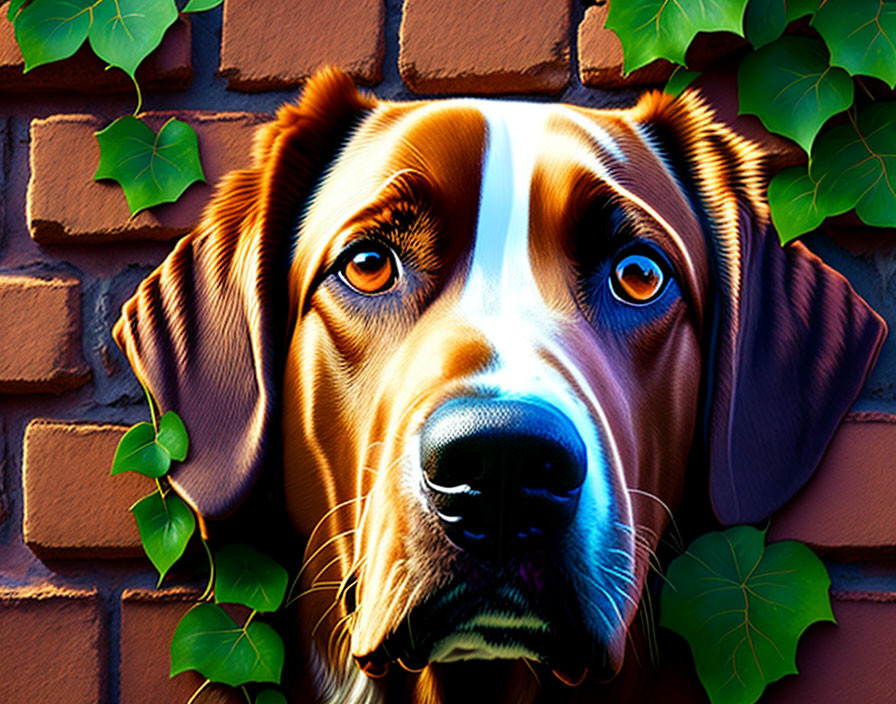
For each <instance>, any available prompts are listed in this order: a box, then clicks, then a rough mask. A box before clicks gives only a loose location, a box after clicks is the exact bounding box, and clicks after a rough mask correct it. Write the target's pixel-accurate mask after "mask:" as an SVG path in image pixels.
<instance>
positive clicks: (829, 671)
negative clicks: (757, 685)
mask: <svg viewBox="0 0 896 704" xmlns="http://www.w3.org/2000/svg"><path fill="white" fill-rule="evenodd" d="M834 597H835V598H834V600H833V607H834V617H835V618H836V619H837V624H836V625H834V624H832V623H822V624H818V625H815V626H812V627H811V628H810V629H809V630H808V631H806V634H805V635H804V636H803V638H802V640H801V641H800V644H799V646H798V647H797V651H796V664H797V668H798V669H799V675H797V676H795V677H790V676H788V677H785V678H784V679H782V680H780V681H779V682H777V683H775V684H773V685H771V686H770V687H769V689H768V691H767V694H766V695H765V697H763V699H762V701H763V702H767V703H768V704H800V703H801V702H805V703H806V704H809V703H810V702H812V703H814V702H863V703H864V702H867V703H868V704H878V703H881V704H883V702H893V701H896V639H894V638H893V633H894V631H896V602H894V595H891V594H890V595H887V594H883V595H881V594H877V595H873V594H849V593H847V594H835V595H834Z"/></svg>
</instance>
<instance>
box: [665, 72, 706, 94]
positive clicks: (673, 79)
mask: <svg viewBox="0 0 896 704" xmlns="http://www.w3.org/2000/svg"><path fill="white" fill-rule="evenodd" d="M699 75H700V72H699V71H688V70H687V69H686V68H683V67H682V66H676V67H675V70H674V71H673V72H672V75H671V76H669V80H668V81H667V82H666V87H665V88H663V91H664V92H666V93H668V94H669V95H672V96H676V97H677V96H679V95H681V92H682V91H683V90H684V89H685V88H687V87H688V86H689V85H691V83H693V82H694V79H695V78H697V76H699Z"/></svg>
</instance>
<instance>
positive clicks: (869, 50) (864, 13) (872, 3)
mask: <svg viewBox="0 0 896 704" xmlns="http://www.w3.org/2000/svg"><path fill="white" fill-rule="evenodd" d="M812 26H813V27H815V29H816V30H818V33H819V34H820V35H821V37H822V39H824V40H825V42H826V43H827V45H828V48H829V49H830V50H831V64H833V65H834V66H842V67H843V68H845V69H846V70H847V71H849V72H850V73H851V74H853V75H855V74H857V73H860V74H863V75H867V76H875V77H876V78H880V79H881V80H882V81H884V82H885V83H886V84H887V85H889V86H890V88H893V87H896V44H894V42H896V4H893V3H891V2H884V1H883V0H828V1H827V2H825V3H824V4H823V5H822V6H821V7H820V8H819V9H818V12H817V13H816V14H815V17H814V19H813V20H812Z"/></svg>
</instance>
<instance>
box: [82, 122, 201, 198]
mask: <svg viewBox="0 0 896 704" xmlns="http://www.w3.org/2000/svg"><path fill="white" fill-rule="evenodd" d="M96 138H97V141H98V142H99V144H100V164H99V166H98V167H97V170H96V173H95V174H94V176H93V177H94V178H95V179H97V180H99V179H104V178H111V179H113V180H115V181H118V183H120V184H121V187H122V188H123V189H124V194H125V197H126V198H127V200H128V207H129V208H130V210H131V215H136V214H137V213H139V212H140V211H141V210H144V209H145V208H150V207H152V206H153V205H158V204H159V203H168V202H171V201H175V200H177V199H178V198H179V197H180V195H181V194H182V193H183V192H184V191H185V190H186V189H187V187H188V186H190V184H192V183H195V182H196V181H204V180H205V175H204V174H203V173H202V165H201V164H200V163H199V141H198V140H197V138H196V133H195V132H194V131H193V128H192V127H190V126H189V125H188V124H187V123H186V122H181V121H180V120H175V119H173V118H172V119H171V120H169V121H168V122H166V123H165V124H164V125H163V126H162V129H161V130H159V133H158V135H156V134H155V133H154V132H153V131H152V129H150V128H149V126H147V125H146V124H145V123H144V122H142V121H140V120H138V119H137V118H135V117H132V116H130V115H128V116H126V117H120V118H119V119H117V120H115V122H113V123H112V124H111V125H109V126H108V127H106V129H104V130H102V131H100V132H97V133H96Z"/></svg>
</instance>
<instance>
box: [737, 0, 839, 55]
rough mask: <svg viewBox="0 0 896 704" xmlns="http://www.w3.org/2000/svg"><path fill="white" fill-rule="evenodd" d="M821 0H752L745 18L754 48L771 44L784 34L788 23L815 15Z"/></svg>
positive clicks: (748, 34) (746, 27)
mask: <svg viewBox="0 0 896 704" xmlns="http://www.w3.org/2000/svg"><path fill="white" fill-rule="evenodd" d="M820 1H821V0H750V4H749V5H747V14H746V15H745V16H744V30H745V32H746V35H747V39H749V40H750V43H751V44H752V45H753V47H754V48H756V49H759V48H760V47H763V46H765V45H766V44H771V43H772V42H773V41H775V39H777V38H778V37H780V36H781V35H782V34H783V33H784V29H785V28H786V27H787V25H788V23H790V22H792V21H793V20H795V19H799V18H800V17H804V16H805V15H813V14H815V11H816V10H817V9H818V3H819V2H820Z"/></svg>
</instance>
